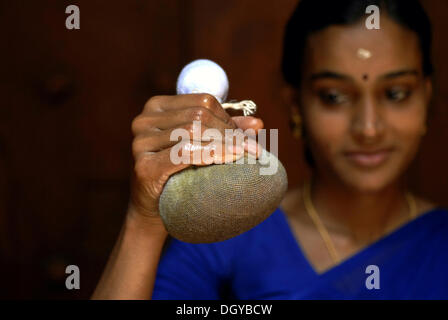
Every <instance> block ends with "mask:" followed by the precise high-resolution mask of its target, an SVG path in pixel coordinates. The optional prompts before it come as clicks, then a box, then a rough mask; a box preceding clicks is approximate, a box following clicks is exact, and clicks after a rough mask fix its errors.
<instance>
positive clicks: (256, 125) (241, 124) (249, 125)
mask: <svg viewBox="0 0 448 320" xmlns="http://www.w3.org/2000/svg"><path fill="white" fill-rule="evenodd" d="M232 120H233V122H235V124H236V125H237V127H238V128H240V129H242V130H247V129H253V130H254V131H255V134H257V133H258V130H260V129H263V127H264V123H263V120H261V119H260V118H255V117H251V116H246V117H244V116H239V117H232Z"/></svg>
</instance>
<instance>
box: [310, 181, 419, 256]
mask: <svg viewBox="0 0 448 320" xmlns="http://www.w3.org/2000/svg"><path fill="white" fill-rule="evenodd" d="M405 198H406V201H407V202H408V205H409V215H410V218H411V219H414V218H415V217H416V216H417V203H416V201H415V198H414V196H413V194H412V193H410V192H409V191H407V192H406V193H405ZM303 200H304V204H305V210H306V212H307V213H308V215H309V216H310V218H311V220H313V222H314V224H315V226H316V228H317V231H319V234H320V236H321V237H322V239H323V240H324V242H325V245H326V247H327V250H328V252H329V253H330V256H331V258H332V259H333V262H334V263H335V264H338V263H339V262H340V261H341V259H340V257H339V255H338V253H337V251H336V248H335V246H334V244H333V241H331V238H330V235H329V233H328V231H327V228H326V227H325V225H324V224H323V223H322V220H321V219H320V218H319V215H318V214H317V211H316V209H315V208H314V205H313V202H312V200H311V183H310V182H309V181H306V182H305V183H304V187H303Z"/></svg>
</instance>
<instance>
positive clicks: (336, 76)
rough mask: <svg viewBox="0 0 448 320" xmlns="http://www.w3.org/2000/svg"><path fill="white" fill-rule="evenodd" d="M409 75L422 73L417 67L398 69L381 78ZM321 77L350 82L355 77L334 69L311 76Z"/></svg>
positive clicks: (312, 79)
mask: <svg viewBox="0 0 448 320" xmlns="http://www.w3.org/2000/svg"><path fill="white" fill-rule="evenodd" d="M408 75H413V76H416V77H418V76H419V75H420V73H419V72H418V71H417V70H415V69H409V70H407V69H406V70H398V71H393V72H390V73H387V74H385V75H382V76H380V79H387V80H390V79H395V78H399V77H403V76H408ZM320 79H334V80H343V81H350V82H353V81H354V79H353V78H352V77H350V76H348V75H345V74H342V73H338V72H334V71H327V70H325V71H322V72H318V73H314V74H312V75H311V76H310V80H311V81H317V80H320Z"/></svg>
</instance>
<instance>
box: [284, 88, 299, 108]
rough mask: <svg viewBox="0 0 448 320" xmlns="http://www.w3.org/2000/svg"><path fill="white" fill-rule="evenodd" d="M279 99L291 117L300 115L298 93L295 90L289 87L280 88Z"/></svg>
mask: <svg viewBox="0 0 448 320" xmlns="http://www.w3.org/2000/svg"><path fill="white" fill-rule="evenodd" d="M281 97H282V100H283V105H285V106H287V107H288V111H289V113H290V114H291V115H293V114H301V106H300V99H299V93H298V90H297V89H296V88H293V87H291V86H290V85H284V86H283V87H282V88H281Z"/></svg>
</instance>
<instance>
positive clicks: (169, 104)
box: [144, 93, 232, 124]
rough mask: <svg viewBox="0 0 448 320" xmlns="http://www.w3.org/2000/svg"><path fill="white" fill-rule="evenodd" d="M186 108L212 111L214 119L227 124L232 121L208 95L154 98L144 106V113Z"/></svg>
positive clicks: (214, 99) (216, 101)
mask: <svg viewBox="0 0 448 320" xmlns="http://www.w3.org/2000/svg"><path fill="white" fill-rule="evenodd" d="M188 107H203V108H206V109H209V110H210V111H212V112H213V113H214V114H215V115H216V117H218V118H220V119H221V120H222V121H223V122H227V123H229V124H231V123H232V120H231V118H230V116H229V114H228V113H227V112H226V111H225V110H224V108H223V107H222V106H221V104H220V103H219V102H218V100H216V98H215V97H214V96H212V95H210V94H206V93H200V94H182V95H176V96H155V97H152V98H151V99H150V100H148V102H147V103H146V105H145V111H144V112H163V111H169V110H177V109H183V108H188Z"/></svg>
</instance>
